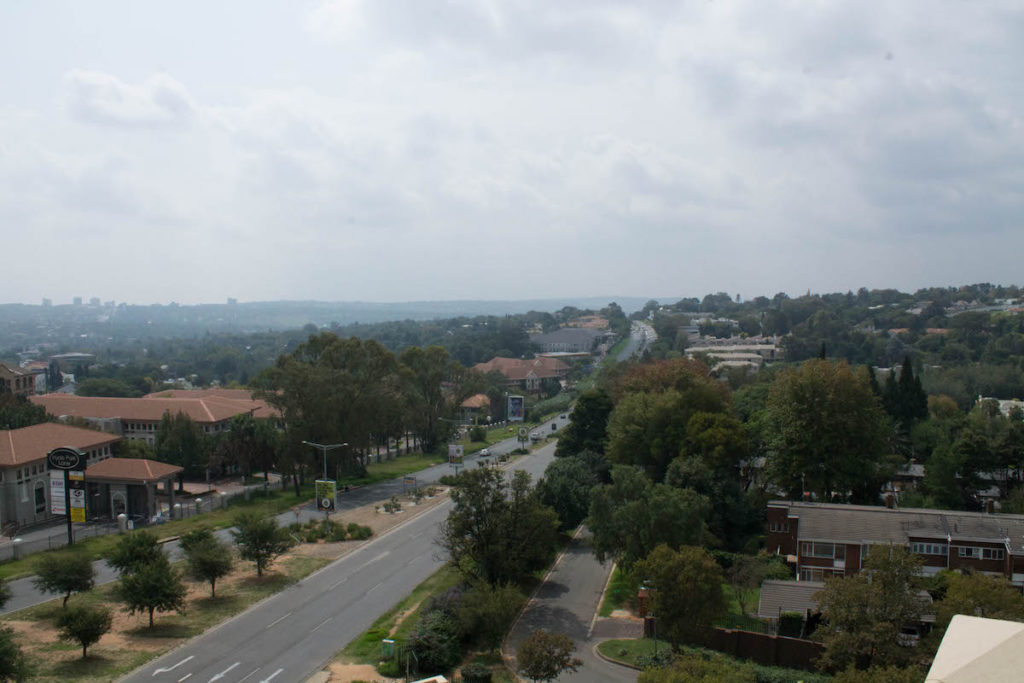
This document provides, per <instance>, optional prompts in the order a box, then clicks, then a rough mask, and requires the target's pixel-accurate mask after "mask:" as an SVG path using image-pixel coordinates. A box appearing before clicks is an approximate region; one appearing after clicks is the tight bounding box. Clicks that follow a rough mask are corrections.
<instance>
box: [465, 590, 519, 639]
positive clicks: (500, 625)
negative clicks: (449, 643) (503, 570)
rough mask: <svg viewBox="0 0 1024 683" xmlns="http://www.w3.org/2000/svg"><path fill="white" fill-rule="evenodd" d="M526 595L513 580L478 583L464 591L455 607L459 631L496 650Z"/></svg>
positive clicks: (468, 637)
mask: <svg viewBox="0 0 1024 683" xmlns="http://www.w3.org/2000/svg"><path fill="white" fill-rule="evenodd" d="M524 599H525V596H524V595H523V594H522V592H521V591H520V590H519V589H518V588H516V587H515V586H514V585H512V584H510V583H506V584H502V585H500V586H491V585H490V584H487V583H483V582H480V583H477V584H476V585H474V586H473V587H472V588H470V589H469V590H468V591H466V592H465V593H464V594H463V595H462V599H461V600H460V601H459V605H458V607H457V608H456V610H455V619H456V621H457V622H458V624H459V631H460V632H461V633H462V634H464V636H465V637H466V638H467V639H468V640H472V641H474V642H476V643H477V644H478V645H479V646H480V647H483V648H486V649H488V650H496V649H498V646H499V645H501V639H502V638H503V637H504V636H505V633H506V632H507V631H508V628H509V624H511V623H512V620H513V619H515V616H516V613H517V612H518V611H519V608H520V606H522V604H523V600H524Z"/></svg>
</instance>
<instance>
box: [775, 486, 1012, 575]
mask: <svg viewBox="0 0 1024 683" xmlns="http://www.w3.org/2000/svg"><path fill="white" fill-rule="evenodd" d="M767 517H768V529H767V533H766V535H765V545H766V547H767V548H768V550H769V551H771V552H775V553H778V554H780V555H783V556H785V557H786V560H787V562H789V563H791V564H793V565H794V566H795V568H794V570H795V573H796V577H797V579H798V580H801V581H822V580H824V579H825V578H827V577H829V576H834V575H849V574H855V573H857V572H859V571H860V570H861V568H862V567H863V565H864V558H865V557H866V556H867V554H868V551H869V550H870V549H871V547H872V546H876V545H881V546H891V545H901V546H904V547H906V548H907V549H908V550H910V551H911V552H913V553H916V554H918V555H920V556H921V557H922V559H923V560H924V567H923V572H924V573H925V574H926V575H931V574H936V573H938V572H939V571H941V570H943V569H960V570H972V571H976V572H981V573H984V574H990V575H994V576H1005V577H1006V578H1008V579H1010V581H1011V582H1012V583H1013V584H1014V585H1015V586H1024V515H1002V514H989V513H983V512H957V511H951V510H928V509H902V510H901V509H895V508H885V507H871V506H866V505H837V504H831V503H805V502H793V501H783V500H775V501H771V502H769V503H768V510H767Z"/></svg>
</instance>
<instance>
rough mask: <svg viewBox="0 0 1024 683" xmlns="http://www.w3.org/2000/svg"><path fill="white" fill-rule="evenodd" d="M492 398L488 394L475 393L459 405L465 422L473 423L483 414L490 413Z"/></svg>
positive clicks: (460, 414) (461, 416) (460, 415)
mask: <svg viewBox="0 0 1024 683" xmlns="http://www.w3.org/2000/svg"><path fill="white" fill-rule="evenodd" d="M490 410H491V399H489V398H488V397H487V394H474V395H473V396H470V397H469V398H467V399H466V400H465V401H463V402H462V403H461V405H459V417H460V418H461V420H462V421H463V422H466V423H473V422H475V421H476V419H477V418H479V417H480V416H481V415H488V414H490Z"/></svg>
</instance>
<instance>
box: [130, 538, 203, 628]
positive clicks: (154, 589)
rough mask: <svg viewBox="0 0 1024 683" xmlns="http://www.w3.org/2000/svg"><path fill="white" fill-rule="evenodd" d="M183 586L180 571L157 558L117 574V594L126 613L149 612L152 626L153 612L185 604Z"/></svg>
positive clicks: (175, 608)
mask: <svg viewBox="0 0 1024 683" xmlns="http://www.w3.org/2000/svg"><path fill="white" fill-rule="evenodd" d="M186 592H187V590H186V588H185V583H184V582H183V581H182V579H181V574H180V573H179V572H178V571H177V570H175V569H174V568H173V567H171V563H170V561H169V560H168V559H167V558H166V557H165V556H164V555H161V556H160V559H158V560H155V561H153V562H150V563H149V564H146V565H143V566H141V567H137V568H135V569H134V570H132V571H131V572H129V573H127V574H122V575H121V583H120V585H119V586H118V596H119V597H120V598H121V600H122V601H124V603H125V604H126V608H127V610H128V612H129V613H130V614H135V613H136V612H148V613H149V626H150V628H152V626H153V612H154V611H158V612H170V611H172V610H173V611H175V612H181V611H182V609H183V608H184V606H185V594H186Z"/></svg>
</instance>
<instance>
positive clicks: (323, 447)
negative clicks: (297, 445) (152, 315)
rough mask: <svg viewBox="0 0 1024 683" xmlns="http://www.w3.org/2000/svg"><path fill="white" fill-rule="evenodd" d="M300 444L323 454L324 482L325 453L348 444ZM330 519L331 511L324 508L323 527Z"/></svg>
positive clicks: (325, 471) (309, 442)
mask: <svg viewBox="0 0 1024 683" xmlns="http://www.w3.org/2000/svg"><path fill="white" fill-rule="evenodd" d="M302 443H304V444H306V445H307V446H312V447H313V448H319V449H320V452H321V453H323V454H324V479H325V480H326V479H327V451H333V450H334V449H335V448H341V447H342V446H347V445H348V442H345V443H332V444H322V443H313V442H312V441H303V442H302ZM335 496H337V490H335ZM330 519H331V511H330V510H328V509H326V508H325V509H324V525H325V526H326V525H327V523H328V522H329V521H330Z"/></svg>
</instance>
